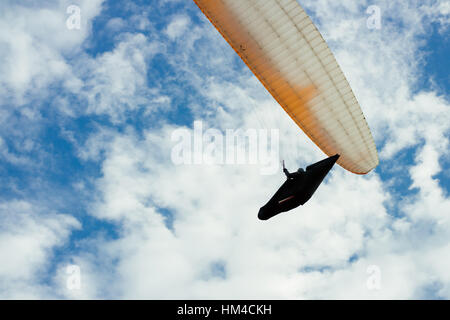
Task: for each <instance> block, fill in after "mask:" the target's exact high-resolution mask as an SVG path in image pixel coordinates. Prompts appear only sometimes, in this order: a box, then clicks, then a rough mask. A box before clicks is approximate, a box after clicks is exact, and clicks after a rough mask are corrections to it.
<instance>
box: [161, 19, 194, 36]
mask: <svg viewBox="0 0 450 320" xmlns="http://www.w3.org/2000/svg"><path fill="white" fill-rule="evenodd" d="M189 23H190V19H189V17H188V16H186V15H179V16H175V17H174V18H173V19H172V21H171V22H170V24H169V25H168V26H167V28H166V30H165V33H166V34H167V36H168V37H169V38H170V39H171V40H175V39H176V38H179V37H180V36H182V35H183V34H184V33H185V32H186V31H187V28H188V26H189Z"/></svg>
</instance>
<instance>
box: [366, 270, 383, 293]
mask: <svg viewBox="0 0 450 320" xmlns="http://www.w3.org/2000/svg"><path fill="white" fill-rule="evenodd" d="M366 272H367V274H368V275H369V277H368V278H367V281H366V285H367V289H368V290H371V291H373V290H381V268H380V267H379V266H377V265H371V266H368V267H367V270H366Z"/></svg>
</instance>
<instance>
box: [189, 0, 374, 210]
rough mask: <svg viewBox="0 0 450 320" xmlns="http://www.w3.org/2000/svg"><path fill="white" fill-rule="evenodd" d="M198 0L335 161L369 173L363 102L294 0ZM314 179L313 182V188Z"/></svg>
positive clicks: (370, 148) (370, 159)
mask: <svg viewBox="0 0 450 320" xmlns="http://www.w3.org/2000/svg"><path fill="white" fill-rule="evenodd" d="M194 2H195V3H196V4H197V6H198V7H199V8H200V9H201V10H202V12H203V13H204V14H205V15H206V17H207V18H208V19H209V20H210V21H211V23H212V24H213V25H214V26H215V27H216V29H217V30H218V31H219V32H220V33H221V34H222V36H223V37H224V38H225V39H226V40H227V41H228V43H229V44H230V45H231V47H232V48H233V49H234V50H235V51H236V53H237V54H238V55H239V56H240V57H241V58H242V60H243V61H244V62H245V63H246V64H247V66H248V67H249V68H250V70H251V71H252V72H253V73H254V74H255V76H256V77H257V78H258V79H259V80H260V82H261V83H262V84H263V85H264V87H265V88H266V89H267V90H268V91H269V92H270V93H271V95H272V96H273V97H274V98H275V100H276V101H277V102H278V103H279V104H280V106H281V107H282V108H283V109H284V110H285V111H286V113H287V114H288V115H289V116H290V117H291V118H292V120H293V121H294V122H295V123H296V124H297V125H298V126H299V127H300V128H301V129H302V130H303V131H304V132H305V133H306V134H307V135H308V137H309V138H310V139H311V140H312V141H313V142H314V143H315V144H316V145H317V146H318V147H319V148H320V149H321V150H322V151H323V152H324V153H325V154H326V155H328V156H329V157H333V156H335V155H339V156H336V158H335V162H336V163H337V164H339V165H340V166H341V167H343V168H344V169H346V170H348V171H350V172H352V173H356V174H367V173H368V172H370V171H371V170H373V169H374V168H375V167H376V166H377V165H378V154H377V149H376V146H375V142H374V140H373V137H372V134H371V132H370V129H369V127H368V125H367V122H366V119H365V117H364V115H363V113H362V110H361V107H360V105H359V103H358V101H357V100H356V98H355V95H354V94H353V91H352V89H351V88H350V85H349V83H348V81H347V79H346V78H345V76H344V74H343V73H342V71H341V68H340V67H339V65H338V63H337V62H336V59H335V57H334V55H333V53H332V52H331V50H330V49H329V47H328V45H327V44H326V42H325V40H324V39H323V38H322V35H321V34H320V32H319V31H318V30H317V28H316V26H315V25H314V24H313V22H312V21H311V19H310V18H309V16H308V15H307V14H306V12H305V11H304V10H303V8H302V7H301V6H300V5H299V3H298V2H297V1H296V0H265V1H260V0H194ZM331 159H333V158H331ZM330 161H331V162H332V160H330ZM331 162H330V163H331ZM319 163H320V162H319ZM333 164H334V162H333ZM331 167H332V165H331ZM331 167H330V168H329V169H331ZM329 169H328V171H329ZM325 171H326V170H325ZM328 171H327V173H328ZM306 173H308V170H306ZM325 175H326V173H325ZM324 177H325V176H324ZM322 180H323V178H322ZM322 180H320V182H321V181H322ZM289 181H290V180H289V179H288V181H286V184H291V182H289ZM308 181H309V180H308ZM320 182H319V184H320ZM315 184H316V182H314V183H313V182H311V186H309V189H311V190H312V189H314V186H315ZM317 186H318V184H317ZM281 189H283V187H282V188H281ZM281 189H280V190H281ZM307 189H308V188H307ZM315 189H317V187H315ZM315 189H314V191H315ZM314 191H313V192H312V193H314ZM279 192H280V193H283V192H281V191H279ZM312 193H311V195H312ZM274 198H276V199H278V198H277V197H276V195H275V196H274ZM308 199H309V198H308ZM281 200H283V199H281ZM271 201H272V200H271ZM288 202H289V201H287V200H286V203H288ZM300 202H301V201H300ZM269 203H271V202H270V201H269ZM269 203H268V205H269ZM292 203H293V202H292ZM265 207H266V206H265ZM278 207H279V208H278V209H276V210H275V211H274V212H276V211H277V210H281V208H289V207H290V205H287V204H284V202H283V203H282V204H280V205H279V206H278ZM263 208H264V207H263ZM266 208H267V207H266ZM263 211H264V210H263ZM264 212H268V211H264ZM260 213H261V211H260ZM262 216H263V217H267V216H270V214H268V215H266V214H262Z"/></svg>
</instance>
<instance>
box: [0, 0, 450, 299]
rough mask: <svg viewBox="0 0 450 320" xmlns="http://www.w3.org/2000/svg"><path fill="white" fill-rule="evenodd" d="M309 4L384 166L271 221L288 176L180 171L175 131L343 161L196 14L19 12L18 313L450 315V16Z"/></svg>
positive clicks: (4, 93) (12, 11) (1, 69)
mask: <svg viewBox="0 0 450 320" xmlns="http://www.w3.org/2000/svg"><path fill="white" fill-rule="evenodd" d="M300 4H301V5H302V6H303V7H304V8H305V10H306V11H307V13H308V14H309V15H310V16H311V18H312V20H313V21H314V23H315V24H316V25H317V27H318V29H319V31H320V32H321V33H322V35H323V37H324V39H325V40H326V41H327V42H328V44H329V46H330V48H331V49H332V51H333V53H334V54H335V56H336V59H337V61H338V63H339V64H340V66H341V68H342V70H343V72H344V74H345V75H346V77H347V79H348V81H349V83H350V85H351V86H352V88H353V91H354V93H355V95H356V97H357V99H358V101H359V102H360V104H361V107H362V109H363V111H364V114H365V116H366V119H367V121H368V124H369V126H370V128H371V130H372V133H373V136H374V139H375V142H376V145H377V148H378V152H379V156H380V164H379V166H378V167H377V168H376V169H375V170H374V171H373V172H371V173H370V174H368V175H366V176H358V175H354V174H351V173H349V172H347V171H345V170H344V169H342V168H341V167H338V166H335V168H334V169H333V170H332V172H331V173H330V175H329V176H328V177H327V179H326V180H325V182H324V183H323V184H322V185H321V187H320V188H319V189H318V191H317V193H316V194H315V195H314V197H313V198H312V199H311V200H310V201H309V202H308V203H307V204H306V205H305V206H302V207H299V208H297V209H295V210H293V211H291V212H289V213H286V214H283V215H280V216H277V217H276V218H274V219H272V220H270V221H268V222H261V221H259V220H258V219H257V218H256V216H257V212H258V210H259V207H261V206H262V205H263V204H265V202H266V201H267V200H268V199H269V197H270V196H271V195H272V194H273V193H274V192H275V190H276V188H277V187H278V186H279V185H280V184H281V183H282V182H283V180H284V179H285V178H284V176H283V174H282V172H281V169H280V170H279V171H278V172H275V173H274V174H270V175H264V174H261V171H260V169H261V168H260V166H258V165H253V164H216V165H208V164H184V165H183V164H182V165H177V164H175V163H174V162H173V161H172V157H171V156H172V151H173V148H174V145H175V142H174V141H173V134H174V132H180V130H182V132H185V133H186V132H187V133H191V134H194V121H201V123H202V125H203V127H204V128H205V129H206V128H210V129H217V130H219V131H220V132H226V130H227V129H233V130H237V129H249V128H250V129H252V128H253V129H258V130H260V129H261V130H268V129H278V130H279V137H280V142H279V143H280V149H279V156H280V158H282V159H284V160H286V163H287V166H288V168H290V169H291V170H293V169H296V168H298V167H305V166H306V165H308V164H311V163H313V162H315V161H318V160H320V159H322V158H324V157H325V156H324V154H323V153H322V152H321V151H320V150H319V149H318V148H317V147H316V146H315V145H314V144H313V143H312V142H311V141H310V140H309V139H308V138H307V136H306V135H305V134H304V133H303V132H301V131H300V130H299V129H298V127H296V125H295V124H294V123H293V121H292V120H291V119H290V118H289V117H288V116H287V115H286V113H285V112H284V111H283V110H282V108H281V107H279V105H277V103H276V102H275V101H274V99H273V98H272V97H271V96H270V94H269V93H268V92H267V91H266V90H265V89H264V87H263V86H262V85H261V83H259V82H258V80H257V79H256V78H255V77H254V76H253V75H252V73H251V72H250V71H249V70H248V68H247V67H246V66H245V65H244V63H243V62H242V61H241V60H240V59H239V57H238V56H237V55H236V54H235V53H234V51H233V50H232V49H231V48H230V47H229V46H228V44H227V43H226V41H224V40H223V38H222V37H221V36H220V34H219V33H218V32H217V31H216V30H215V29H214V27H213V26H212V25H211V24H210V23H209V22H208V21H207V19H206V18H205V17H204V16H203V14H202V13H201V12H200V10H199V9H198V8H197V7H196V6H195V4H194V2H193V1H190V0H159V1H156V0H155V1H144V0H141V1H107V0H71V1H66V0H60V1H58V0H45V1H21V0H19V1H17V0H16V1H13V0H3V1H1V3H0V74H1V77H0V259H1V260H0V262H1V263H0V298H3V299H18V298H25V299H244V298H248V299H352V298H356V299H450V273H449V271H448V270H450V233H449V231H448V230H450V228H449V227H450V192H449V191H450V174H449V172H450V170H449V169H450V151H449V150H450V148H449V139H450V99H449V91H450V79H449V73H450V72H449V71H450V70H449V69H450V61H449V59H448V56H449V53H450V48H449V37H448V34H450V33H449V21H450V17H449V14H450V2H448V1H444V0H440V1H431V0H430V1H418V0H404V1H387V0H371V1H365V0H362V1H353V0H343V1H331V0H301V1H300ZM370 6H376V7H377V8H379V9H380V14H381V16H380V17H381V20H380V28H375V29H374V28H369V27H368V25H367V20H368V19H369V18H370V16H371V14H370V13H368V12H367V9H368V8H369V7H370ZM77 10H78V11H77ZM78 13H79V17H80V19H79V22H80V24H79V25H77V20H76V17H77V14H78ZM74 15H75V16H74ZM74 17H75V19H74Z"/></svg>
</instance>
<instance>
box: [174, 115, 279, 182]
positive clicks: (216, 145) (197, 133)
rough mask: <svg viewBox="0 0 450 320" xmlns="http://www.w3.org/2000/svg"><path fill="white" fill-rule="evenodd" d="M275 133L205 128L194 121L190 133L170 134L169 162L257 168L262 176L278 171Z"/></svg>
mask: <svg viewBox="0 0 450 320" xmlns="http://www.w3.org/2000/svg"><path fill="white" fill-rule="evenodd" d="M279 138H280V133H279V130H278V129H271V130H267V129H246V130H243V129H237V130H234V129H227V130H225V132H223V131H220V130H218V129H214V128H209V129H207V130H204V128H203V122H201V121H195V122H194V128H193V130H189V129H185V128H181V129H176V130H174V131H173V132H172V141H173V142H175V143H176V144H175V145H174V146H173V148H172V152H171V159H172V162H173V163H174V164H175V165H245V164H248V165H259V167H260V173H261V174H262V175H271V174H275V173H276V172H277V171H278V170H279V166H280V164H279V159H280V158H279Z"/></svg>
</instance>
